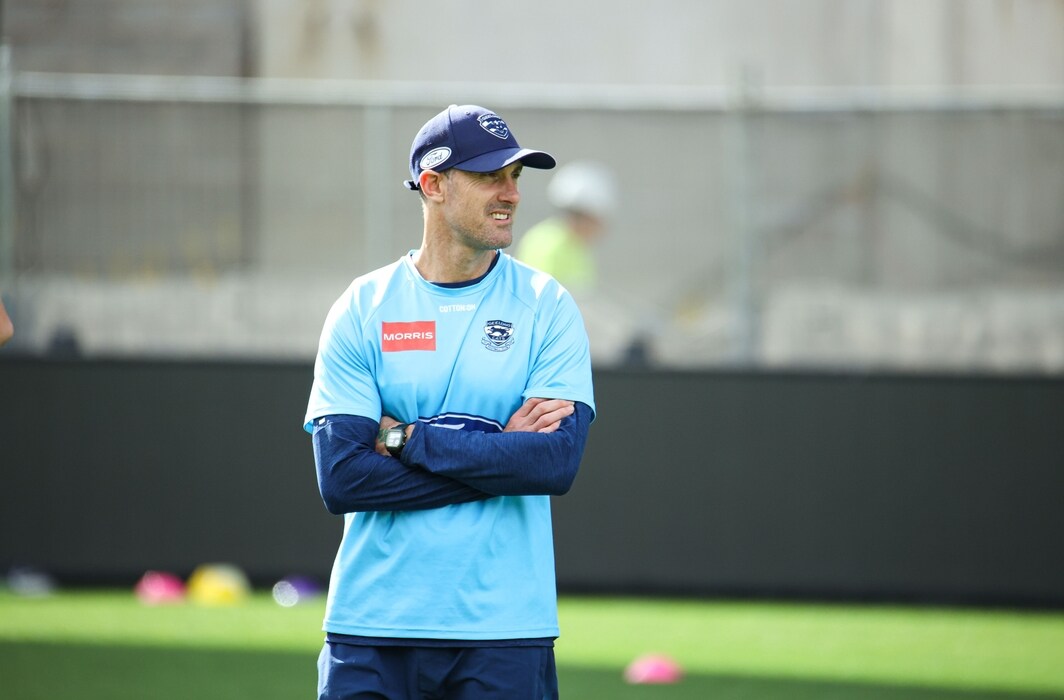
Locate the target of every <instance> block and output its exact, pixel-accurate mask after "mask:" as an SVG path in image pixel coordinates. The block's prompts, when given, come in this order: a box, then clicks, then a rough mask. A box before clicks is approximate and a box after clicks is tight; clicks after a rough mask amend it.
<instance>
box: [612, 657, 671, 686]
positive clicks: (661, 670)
mask: <svg viewBox="0 0 1064 700" xmlns="http://www.w3.org/2000/svg"><path fill="white" fill-rule="evenodd" d="M682 678H683V669H682V668H680V665H679V664H678V663H676V662H675V661H673V660H672V659H670V658H669V657H667V656H664V655H662V654H647V655H645V656H640V657H639V658H637V659H636V660H635V661H633V662H632V663H630V664H628V668H626V669H624V680H625V681H627V682H628V683H631V684H633V685H644V684H645V685H650V684H663V685H664V684H669V683H679V682H680V679H682Z"/></svg>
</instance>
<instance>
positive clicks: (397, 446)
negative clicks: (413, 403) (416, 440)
mask: <svg viewBox="0 0 1064 700" xmlns="http://www.w3.org/2000/svg"><path fill="white" fill-rule="evenodd" d="M409 426H410V424H409V423H399V424H398V425H393V426H392V427H390V428H388V429H387V430H384V431H381V432H383V433H384V436H383V438H382V441H383V442H384V448H385V449H386V450H388V454H390V455H391V456H392V457H398V456H399V455H401V454H402V453H403V446H404V445H406V429H407V427H409Z"/></svg>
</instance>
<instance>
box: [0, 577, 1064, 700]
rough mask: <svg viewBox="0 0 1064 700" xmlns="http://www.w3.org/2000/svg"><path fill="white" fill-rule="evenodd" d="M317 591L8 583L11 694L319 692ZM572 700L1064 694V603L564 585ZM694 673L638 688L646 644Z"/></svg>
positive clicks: (6, 655)
mask: <svg viewBox="0 0 1064 700" xmlns="http://www.w3.org/2000/svg"><path fill="white" fill-rule="evenodd" d="M322 612H323V604H322V602H321V601H320V600H318V601H314V602H312V603H305V604H301V605H298V606H295V607H292V608H282V607H280V606H278V605H277V604H275V603H274V602H273V600H272V599H271V598H270V597H269V595H268V594H265V593H257V594H255V595H254V596H253V597H252V598H251V599H250V600H249V601H248V602H246V603H243V604H241V605H237V606H232V607H218V608H208V607H198V606H195V605H192V604H187V603H186V604H179V605H174V606H162V607H148V606H144V605H141V604H140V603H139V602H137V600H136V599H135V598H134V597H133V595H132V593H129V592H125V591H121V592H119V591H106V592H105V591H73V592H63V593H60V594H58V595H53V596H50V597H46V598H39V599H37V598H22V597H17V596H15V595H13V594H11V593H8V592H2V591H0V698H4V699H5V700H31V699H36V698H68V697H77V698H83V699H90V700H91V699H95V698H101V699H102V698H107V699H109V700H118V699H121V698H153V699H162V700H167V699H169V698H174V699H177V698H197V699H200V700H209V699H214V698H218V699H219V700H221V699H223V698H224V699H226V700H233V699H236V698H256V699H269V698H278V699H280V698H285V699H289V698H309V697H313V693H314V682H315V674H316V669H315V661H316V657H317V653H318V650H319V649H320V646H321V638H322V634H321V632H320V631H319V628H320V621H321V617H322ZM560 615H561V623H562V638H561V639H559V641H558V645H557V659H558V666H559V680H560V683H561V690H562V697H563V698H566V699H567V700H599V699H602V700H606V699H609V700H626V699H629V698H631V699H647V700H650V699H654V700H658V699H663V700H670V699H681V698H683V699H692V700H693V699H694V698H699V699H706V698H744V699H749V700H762V699H766V698H772V699H779V700H783V699H785V698H786V699H791V698H832V699H834V698H871V699H872V700H883V699H885V698H916V699H918V700H931V699H935V700H962V699H963V700H991V699H993V700H1003V699H1004V698H1026V699H1028V700H1030V699H1031V698H1062V697H1064V613H1061V612H1054V613H1034V612H1030V613H1027V612H1006V611H988V610H971V609H940V608H919V607H895V606H851V605H808V604H786V603H747V602H742V603H733V602H714V601H707V602H696V601H670V600H665V601H662V600H640V599H620V598H563V599H562V601H561V603H560ZM650 652H656V653H664V654H668V655H670V656H672V657H673V658H675V659H676V660H677V661H679V662H680V663H681V664H682V665H683V667H684V669H685V671H686V675H685V677H684V680H683V681H682V682H681V683H679V684H676V685H670V686H632V685H627V684H625V683H624V681H623V679H622V671H623V669H624V667H625V665H626V664H627V663H628V662H630V661H631V660H632V659H633V658H635V657H636V656H638V655H641V654H644V653H650Z"/></svg>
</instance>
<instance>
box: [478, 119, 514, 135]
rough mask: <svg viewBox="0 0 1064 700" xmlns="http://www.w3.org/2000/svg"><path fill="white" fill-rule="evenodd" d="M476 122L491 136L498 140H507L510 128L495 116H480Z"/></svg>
mask: <svg viewBox="0 0 1064 700" xmlns="http://www.w3.org/2000/svg"><path fill="white" fill-rule="evenodd" d="M477 121H478V122H480V127H481V128H482V129H484V131H486V132H488V133H489V134H491V135H492V136H497V137H499V138H500V139H505V138H509V136H510V127H508V126H506V122H504V121H503V120H502V117H500V116H499V115H497V114H490V113H489V114H482V115H480V117H479V118H477Z"/></svg>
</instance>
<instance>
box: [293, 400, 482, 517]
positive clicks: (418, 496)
mask: <svg viewBox="0 0 1064 700" xmlns="http://www.w3.org/2000/svg"><path fill="white" fill-rule="evenodd" d="M376 436H377V423H376V422H375V421H372V420H370V419H369V418H364V417H362V416H325V417H324V418H319V419H318V420H317V421H315V429H314V462H315V465H316V466H317V472H318V489H319V491H320V492H321V497H322V500H323V501H324V502H325V507H326V508H327V509H328V510H329V512H330V513H334V514H337V515H339V514H341V513H351V512H356V511H357V512H369V511H386V510H426V509H429V508H440V507H443V506H447V505H454V504H456V503H469V502H471V501H478V500H483V499H485V498H490V497H491V495H492V494H489V493H485V492H483V491H480V490H478V489H476V488H473V487H471V486H469V485H467V484H464V483H462V482H460V481H457V480H455V479H452V478H449V477H446V476H441V475H437V474H432V473H430V472H427V471H425V470H423V469H417V468H412V467H409V466H407V465H405V464H403V463H401V462H400V461H399V460H397V459H395V458H394V457H383V456H381V455H379V454H377V453H376V452H375V451H374V449H373V445H374V441H375V440H376Z"/></svg>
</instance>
